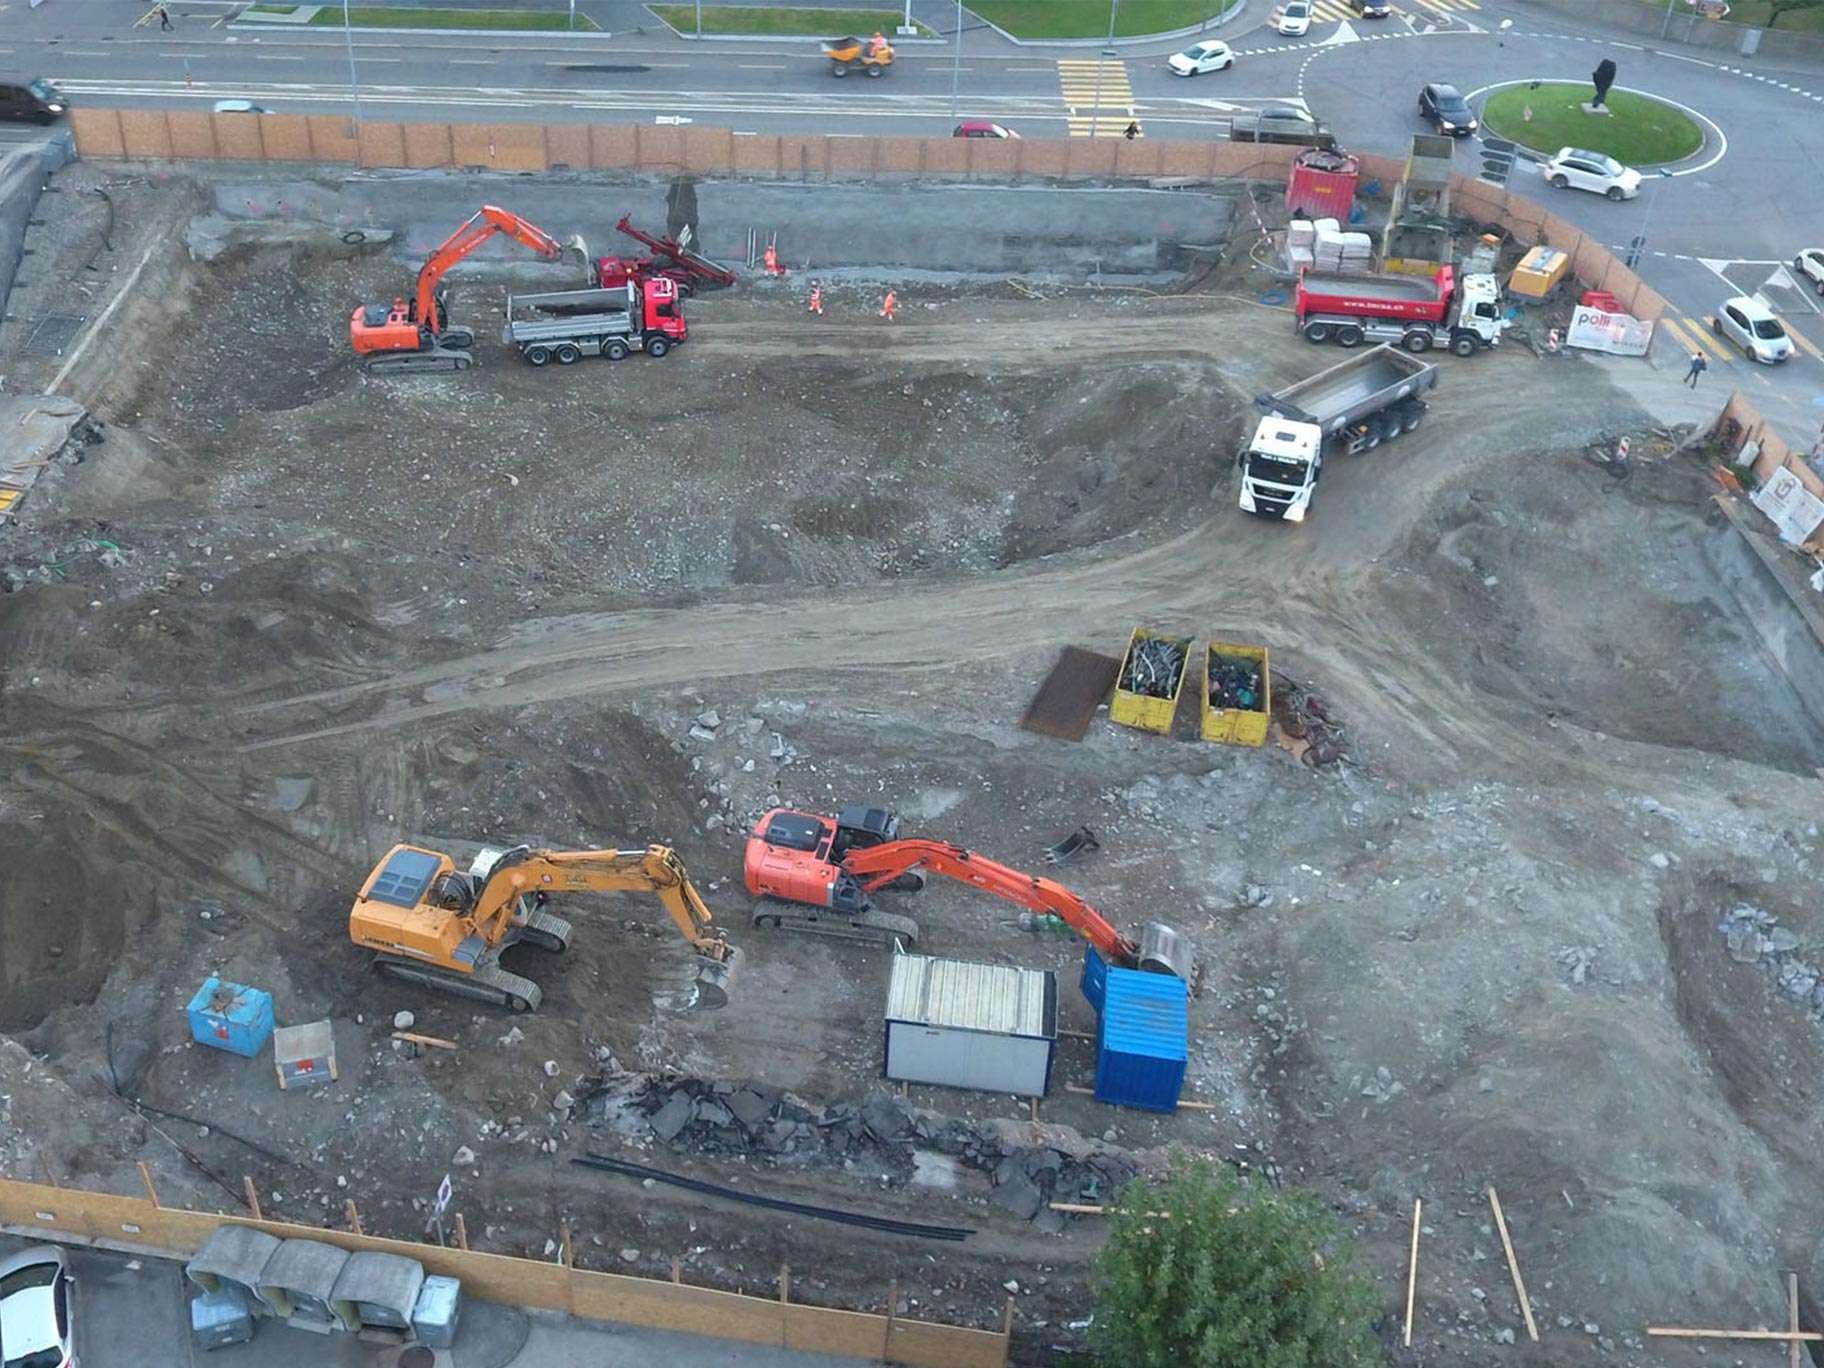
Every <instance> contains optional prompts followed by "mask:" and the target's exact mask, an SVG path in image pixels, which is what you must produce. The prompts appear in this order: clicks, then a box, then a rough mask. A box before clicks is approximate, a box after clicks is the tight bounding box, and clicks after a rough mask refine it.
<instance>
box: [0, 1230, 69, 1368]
mask: <svg viewBox="0 0 1824 1368" xmlns="http://www.w3.org/2000/svg"><path fill="white" fill-rule="evenodd" d="M72 1281H73V1280H72V1278H71V1277H70V1265H69V1260H68V1259H67V1258H66V1257H65V1256H64V1252H63V1251H62V1250H61V1249H58V1248H56V1247H55V1246H52V1245H38V1246H35V1247H34V1248H31V1249H26V1250H21V1251H20V1252H19V1253H17V1254H15V1255H13V1257H12V1258H10V1259H8V1260H6V1261H5V1262H4V1263H0V1368H78V1364H77V1361H76V1333H75V1323H74V1317H73V1316H72V1315H71V1309H70V1285H71V1282H72Z"/></svg>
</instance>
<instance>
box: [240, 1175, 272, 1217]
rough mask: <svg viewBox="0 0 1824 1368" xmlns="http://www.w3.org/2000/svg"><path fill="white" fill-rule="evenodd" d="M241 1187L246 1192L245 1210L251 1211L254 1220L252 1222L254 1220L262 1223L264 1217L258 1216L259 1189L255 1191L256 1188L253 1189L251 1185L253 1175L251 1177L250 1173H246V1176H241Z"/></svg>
mask: <svg viewBox="0 0 1824 1368" xmlns="http://www.w3.org/2000/svg"><path fill="white" fill-rule="evenodd" d="M241 1186H242V1187H243V1188H245V1189H246V1192H247V1210H249V1211H251V1212H252V1213H253V1219H254V1220H256V1221H263V1220H265V1219H266V1218H265V1217H264V1216H262V1215H261V1214H260V1193H259V1189H257V1188H256V1187H254V1185H253V1175H252V1174H251V1173H248V1174H243V1175H242V1177H241Z"/></svg>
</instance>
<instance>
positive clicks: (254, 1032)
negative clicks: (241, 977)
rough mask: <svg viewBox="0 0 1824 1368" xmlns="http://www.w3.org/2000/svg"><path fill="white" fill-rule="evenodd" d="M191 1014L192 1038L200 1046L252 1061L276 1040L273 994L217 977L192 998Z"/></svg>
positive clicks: (208, 979)
mask: <svg viewBox="0 0 1824 1368" xmlns="http://www.w3.org/2000/svg"><path fill="white" fill-rule="evenodd" d="M189 1013H190V1036H191V1038H192V1039H193V1040H195V1041H196V1042H197V1043H198V1044H199V1045H210V1046H213V1047H214V1048H216V1049H218V1050H227V1051H228V1052H229V1053H230V1054H238V1055H245V1056H246V1057H247V1058H249V1059H252V1058H253V1057H254V1056H255V1055H257V1054H258V1053H259V1052H260V1051H261V1050H263V1049H265V1048H266V1042H267V1041H268V1040H270V1039H271V1038H272V994H271V993H268V992H265V991H264V990H262V989H259V988H246V987H243V986H242V985H241V984H238V983H227V982H224V981H223V980H222V979H219V978H216V977H215V976H214V975H213V974H212V975H210V976H209V977H208V978H206V979H204V980H203V986H202V987H201V988H198V989H197V990H196V996H195V997H193V998H191V999H190V1007H189Z"/></svg>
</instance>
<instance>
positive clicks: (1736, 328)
mask: <svg viewBox="0 0 1824 1368" xmlns="http://www.w3.org/2000/svg"><path fill="white" fill-rule="evenodd" d="M1710 326H1711V327H1712V328H1714V329H1715V330H1716V334H1717V336H1718V337H1726V338H1728V339H1729V340H1730V341H1731V342H1733V343H1735V345H1736V346H1738V347H1740V348H1741V349H1742V351H1743V353H1744V354H1745V355H1746V356H1747V357H1748V359H1749V360H1750V361H1759V362H1760V363H1761V364H1762V365H1763V366H1777V365H1779V364H1780V362H1782V361H1785V360H1788V359H1790V358H1791V356H1792V338H1791V337H1789V336H1788V335H1787V332H1786V329H1785V327H1784V325H1782V324H1781V322H1780V320H1779V319H1777V318H1775V317H1774V316H1773V310H1772V309H1770V308H1768V307H1767V306H1766V304H1764V303H1762V302H1761V301H1760V300H1759V299H1756V298H1754V297H1753V296H1752V295H1737V296H1736V297H1735V298H1734V299H1725V300H1724V301H1723V305H1722V307H1721V308H1720V309H1718V310H1717V311H1716V317H1715V318H1713V319H1711V320H1710Z"/></svg>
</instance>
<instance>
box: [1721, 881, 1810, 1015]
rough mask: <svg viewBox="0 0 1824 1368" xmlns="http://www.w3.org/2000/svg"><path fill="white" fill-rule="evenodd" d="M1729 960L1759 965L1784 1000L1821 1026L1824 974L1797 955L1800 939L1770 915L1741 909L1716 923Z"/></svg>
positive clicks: (1734, 909) (1742, 906)
mask: <svg viewBox="0 0 1824 1368" xmlns="http://www.w3.org/2000/svg"><path fill="white" fill-rule="evenodd" d="M1717 930H1719V931H1721V932H1722V934H1723V943H1724V945H1726V946H1727V947H1728V949H1729V958H1730V959H1732V960H1735V961H1737V962H1738V963H1741V964H1755V965H1759V966H1760V969H1761V972H1762V973H1764V974H1766V975H1767V977H1768V978H1769V979H1771V980H1772V981H1773V983H1774V984H1775V985H1776V986H1777V987H1778V988H1779V990H1780V991H1781V992H1782V993H1784V994H1785V995H1786V996H1787V997H1789V998H1792V999H1794V1000H1795V1001H1797V1002H1798V1003H1800V1004H1801V1005H1802V1006H1804V1008H1805V1009H1806V1011H1808V1012H1810V1013H1811V1016H1812V1018H1813V1020H1815V1021H1819V1022H1824V974H1820V971H1819V969H1818V967H1817V966H1816V965H1814V964H1812V963H1811V961H1809V960H1807V959H1805V958H1804V957H1803V956H1802V955H1800V954H1799V937H1798V935H1797V933H1795V932H1793V931H1792V930H1790V929H1789V928H1787V927H1784V926H1781V925H1780V924H1779V921H1778V919H1777V918H1775V917H1774V915H1773V913H1771V912H1767V911H1764V910H1763V909H1761V908H1758V907H1749V906H1747V905H1745V904H1744V905H1741V906H1737V907H1734V908H1732V909H1730V911H1729V913H1728V914H1727V915H1726V916H1724V918H1723V919H1722V921H1721V922H1720V923H1718V925H1717Z"/></svg>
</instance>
